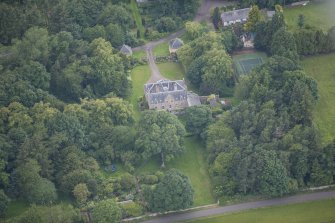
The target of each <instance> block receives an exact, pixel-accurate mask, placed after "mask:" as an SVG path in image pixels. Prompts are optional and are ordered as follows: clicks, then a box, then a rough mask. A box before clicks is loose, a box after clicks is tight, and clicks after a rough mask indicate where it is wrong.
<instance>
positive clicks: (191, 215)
mask: <svg viewBox="0 0 335 223" xmlns="http://www.w3.org/2000/svg"><path fill="white" fill-rule="evenodd" d="M330 198H335V191H326V192H318V193H312V194H302V195H294V196H290V197H284V198H276V199H271V200H264V201H255V202H247V203H241V204H236V205H229V206H224V207H217V208H212V209H207V210H201V211H194V212H188V213H182V214H173V215H167V216H162V217H158V218H154V219H152V220H149V221H144V222H143V223H170V222H180V221H186V220H192V219H196V218H203V217H209V216H213V215H221V214H225V213H230V212H238V211H244V210H250V209H255V208H263V207H269V206H275V205H287V204H295V203H302V202H307V201H316V200H322V199H330Z"/></svg>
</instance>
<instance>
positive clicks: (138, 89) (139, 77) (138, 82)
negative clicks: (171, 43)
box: [129, 65, 150, 120]
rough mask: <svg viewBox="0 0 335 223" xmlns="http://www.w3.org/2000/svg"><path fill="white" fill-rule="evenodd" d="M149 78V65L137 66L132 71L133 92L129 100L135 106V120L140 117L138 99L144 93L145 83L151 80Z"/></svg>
mask: <svg viewBox="0 0 335 223" xmlns="http://www.w3.org/2000/svg"><path fill="white" fill-rule="evenodd" d="M149 78H150V69H149V66H148V65H142V66H137V67H135V68H134V69H133V70H132V71H131V80H132V83H133V93H132V95H131V96H130V97H129V101H130V103H131V104H132V105H133V107H134V113H135V115H134V117H135V120H138V119H139V118H140V110H139V108H138V99H139V98H140V97H141V96H143V95H144V84H145V83H146V82H147V81H148V80H149Z"/></svg>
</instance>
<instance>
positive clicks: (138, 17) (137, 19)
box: [130, 0, 145, 38]
mask: <svg viewBox="0 0 335 223" xmlns="http://www.w3.org/2000/svg"><path fill="white" fill-rule="evenodd" d="M130 8H131V12H132V14H133V18H134V20H135V23H136V27H137V29H138V30H140V33H141V37H142V38H143V37H144V32H145V28H144V27H143V24H142V18H141V14H140V11H139V10H138V7H137V3H136V0H131V1H130Z"/></svg>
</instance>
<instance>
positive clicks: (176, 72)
mask: <svg viewBox="0 0 335 223" xmlns="http://www.w3.org/2000/svg"><path fill="white" fill-rule="evenodd" d="M157 66H158V69H159V71H160V72H161V74H162V75H163V76H164V77H165V78H167V79H169V80H182V79H183V78H184V69H183V67H182V65H181V64H180V63H174V62H166V63H160V64H157Z"/></svg>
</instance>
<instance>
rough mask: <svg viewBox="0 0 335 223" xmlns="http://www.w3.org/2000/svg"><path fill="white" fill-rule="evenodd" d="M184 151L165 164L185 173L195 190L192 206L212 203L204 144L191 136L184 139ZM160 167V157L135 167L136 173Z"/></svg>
mask: <svg viewBox="0 0 335 223" xmlns="http://www.w3.org/2000/svg"><path fill="white" fill-rule="evenodd" d="M185 147H186V149H185V152H184V153H183V154H182V155H181V156H179V157H177V158H175V159H174V160H172V161H171V162H168V163H167V164H166V169H170V168H175V169H178V170H179V171H181V172H182V173H184V174H185V175H187V176H188V177H189V178H190V180H191V183H192V186H193V188H194V191H195V196H194V206H199V205H205V204H211V203H214V198H213V195H212V193H211V191H212V188H211V183H210V182H211V180H210V178H209V174H208V172H207V165H206V160H205V149H204V146H203V145H202V144H201V143H200V141H198V140H197V139H195V138H193V137H189V138H186V139H185ZM159 169H160V159H159V158H158V157H157V159H151V160H150V161H149V162H146V163H145V164H143V165H142V166H141V167H139V168H138V169H137V171H136V172H137V173H145V172H146V173H154V172H156V171H157V170H159Z"/></svg>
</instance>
